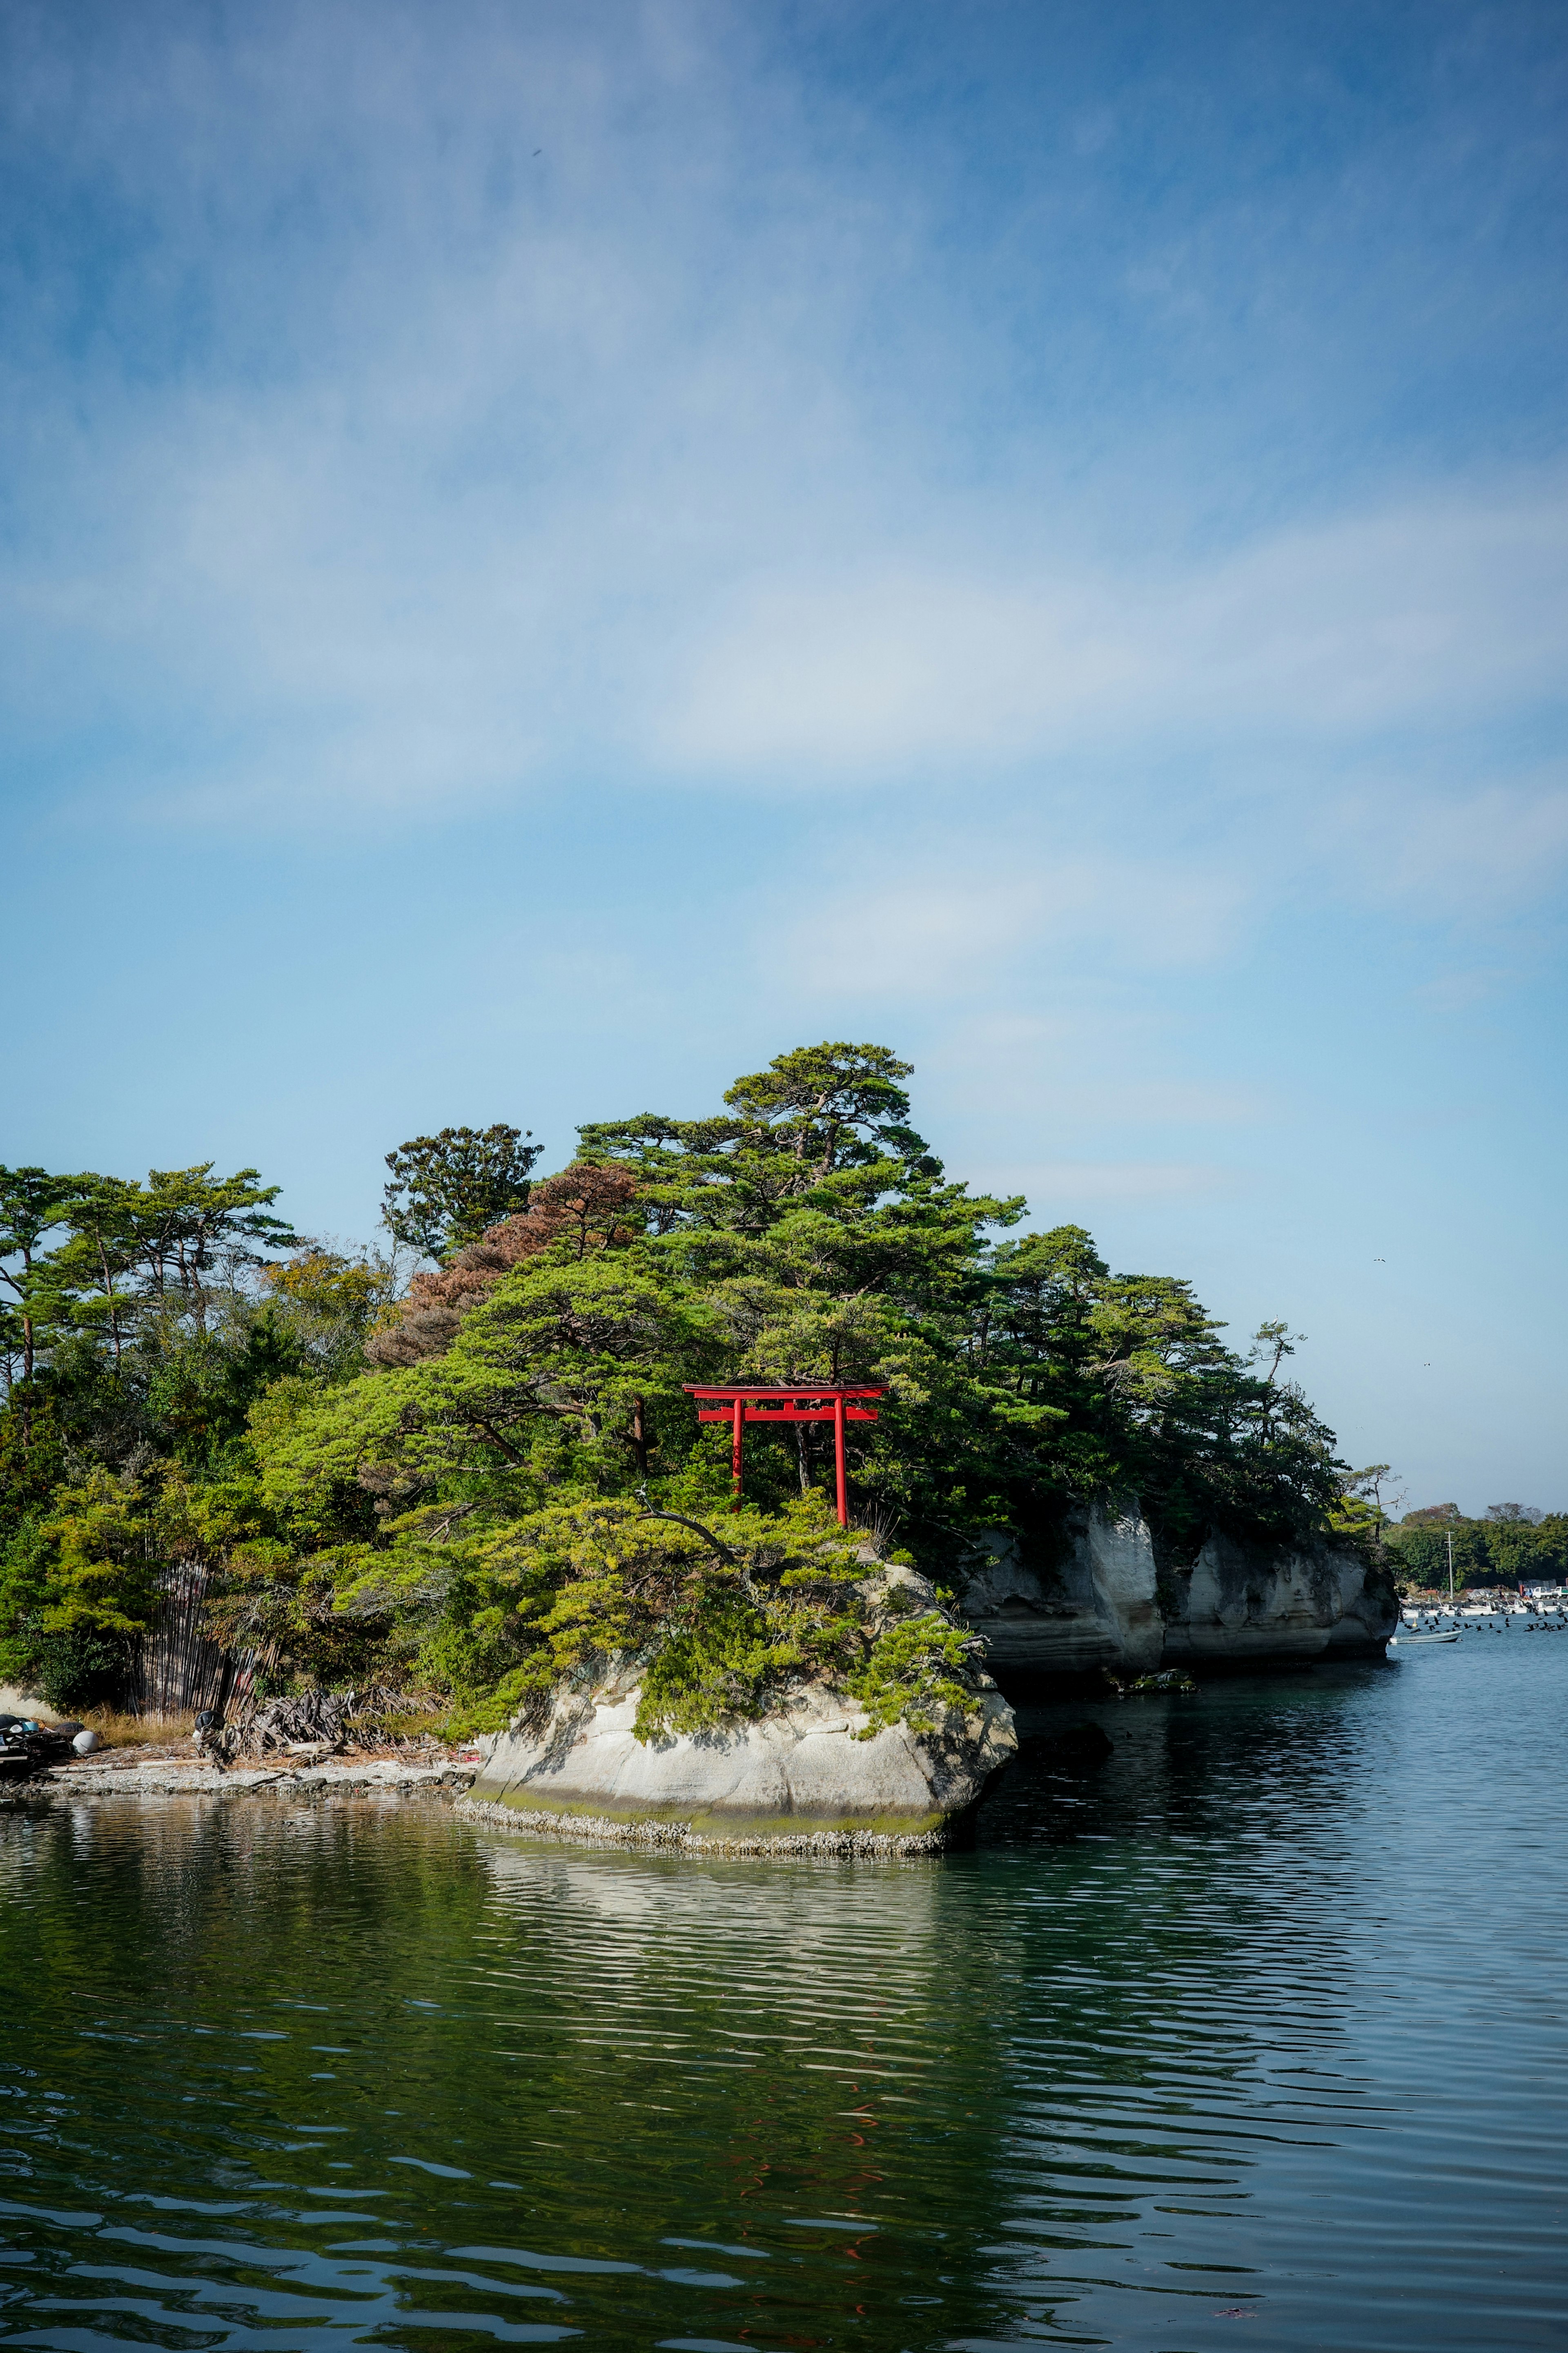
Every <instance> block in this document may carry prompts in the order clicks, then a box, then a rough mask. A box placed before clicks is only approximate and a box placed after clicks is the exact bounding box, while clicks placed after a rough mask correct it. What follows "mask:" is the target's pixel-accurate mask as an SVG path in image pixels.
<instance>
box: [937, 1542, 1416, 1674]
mask: <svg viewBox="0 0 1568 2353" xmlns="http://www.w3.org/2000/svg"><path fill="white" fill-rule="evenodd" d="M963 1609H964V1615H965V1616H966V1618H967V1619H968V1620H969V1622H970V1624H971V1625H972V1626H973V1629H974V1630H975V1632H976V1633H977V1634H978V1635H979V1636H980V1637H981V1638H982V1640H983V1641H984V1644H985V1655H986V1658H987V1660H988V1661H989V1662H990V1663H991V1664H992V1665H993V1666H994V1667H995V1668H996V1670H997V1671H998V1672H1000V1673H1002V1674H1004V1675H1006V1674H1008V1673H1012V1674H1019V1675H1074V1674H1083V1673H1086V1672H1093V1670H1095V1669H1096V1668H1100V1667H1108V1668H1110V1670H1111V1671H1112V1672H1115V1673H1117V1674H1125V1673H1131V1674H1146V1673H1148V1672H1151V1671H1152V1670H1154V1669H1156V1668H1159V1667H1161V1666H1166V1667H1171V1666H1175V1667H1183V1668H1185V1667H1198V1668H1207V1669H1210V1670H1213V1669H1215V1668H1217V1667H1232V1666H1250V1665H1264V1664H1275V1663H1278V1662H1284V1661H1288V1660H1297V1659H1301V1660H1304V1659H1311V1658H1322V1657H1334V1658H1375V1657H1379V1656H1381V1655H1382V1651H1383V1646H1384V1643H1385V1642H1386V1641H1387V1640H1388V1637H1389V1635H1390V1634H1391V1633H1392V1632H1393V1631H1394V1624H1395V1622H1396V1620H1397V1616H1398V1607H1397V1602H1396V1599H1395V1597H1394V1587H1393V1584H1392V1581H1391V1580H1390V1579H1389V1578H1388V1577H1384V1576H1380V1575H1378V1574H1377V1573H1376V1572H1374V1571H1373V1570H1370V1569H1369V1568H1368V1566H1367V1564H1366V1562H1365V1561H1364V1560H1363V1557H1362V1556H1361V1554H1360V1553H1358V1552H1357V1551H1356V1550H1355V1549H1354V1547H1353V1546H1347V1545H1336V1544H1332V1543H1328V1542H1324V1543H1321V1544H1318V1545H1313V1546H1288V1545H1283V1546H1263V1545H1253V1546H1241V1545H1237V1544H1236V1543H1233V1542H1232V1541H1231V1540H1230V1539H1228V1538H1226V1537H1225V1536H1221V1535H1211V1536H1210V1537H1209V1538H1208V1540H1207V1542H1206V1543H1205V1545H1204V1546H1203V1549H1202V1550H1201V1552H1200V1553H1199V1555H1198V1556H1197V1559H1196V1561H1195V1562H1194V1564H1193V1565H1192V1566H1191V1567H1184V1568H1173V1569H1171V1570H1169V1571H1168V1572H1167V1574H1166V1575H1165V1576H1164V1577H1161V1576H1160V1574H1159V1570H1158V1565H1157V1563H1156V1560H1155V1555H1154V1545H1153V1539H1152V1535H1151V1534H1150V1531H1149V1527H1148V1524H1147V1522H1146V1521H1145V1520H1144V1519H1143V1517H1142V1514H1141V1513H1140V1512H1139V1511H1138V1509H1137V1508H1136V1506H1135V1505H1131V1504H1130V1505H1129V1506H1128V1507H1127V1508H1125V1509H1123V1510H1120V1511H1116V1510H1107V1509H1106V1508H1105V1507H1104V1506H1102V1505H1100V1504H1096V1505H1094V1506H1093V1507H1092V1508H1091V1509H1089V1510H1088V1511H1085V1512H1083V1513H1080V1514H1078V1515H1077V1517H1076V1518H1075V1519H1074V1520H1072V1521H1071V1522H1069V1524H1068V1528H1067V1530H1066V1531H1065V1541H1064V1543H1063V1544H1062V1545H1061V1546H1060V1547H1059V1549H1058V1552H1057V1553H1056V1555H1055V1556H1052V1557H1049V1558H1042V1559H1040V1560H1038V1561H1035V1560H1026V1558H1025V1557H1024V1556H1022V1554H1021V1552H1020V1548H1019V1546H1018V1545H1017V1543H1016V1540H1015V1539H1014V1538H1012V1537H1011V1536H1008V1535H1002V1534H998V1535H996V1536H994V1538H993V1539H992V1541H991V1543H990V1546H989V1547H988V1552H987V1555H986V1556H985V1557H984V1558H983V1559H982V1560H981V1561H980V1562H979V1563H978V1565H977V1566H976V1567H973V1569H972V1570H971V1572H970V1574H969V1577H968V1581H967V1584H966V1586H965V1588H964V1597H963Z"/></svg>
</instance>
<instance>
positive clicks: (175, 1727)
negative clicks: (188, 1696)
mask: <svg viewBox="0 0 1568 2353" xmlns="http://www.w3.org/2000/svg"><path fill="white" fill-rule="evenodd" d="M79 1720H80V1722H81V1723H83V1724H85V1725H90V1726H91V1728H92V1730H93V1731H94V1732H96V1733H97V1735H98V1736H99V1738H100V1740H101V1741H102V1743H103V1745H104V1746H105V1747H106V1748H163V1747H166V1746H168V1745H169V1743H170V1742H172V1741H176V1740H183V1741H188V1740H189V1739H190V1736H191V1735H192V1733H193V1732H194V1731H195V1724H196V1719H195V1715H193V1714H192V1713H191V1712H190V1711H189V1710H187V1711H186V1712H185V1713H184V1715H127V1714H126V1713H125V1712H124V1710H123V1709H121V1708H118V1707H89V1709H88V1711H87V1713H86V1715H83V1716H82V1717H81V1718H80V1719H79Z"/></svg>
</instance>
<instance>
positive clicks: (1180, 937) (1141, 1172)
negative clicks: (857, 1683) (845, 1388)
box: [0, 0, 1568, 1510]
mask: <svg viewBox="0 0 1568 2353" xmlns="http://www.w3.org/2000/svg"><path fill="white" fill-rule="evenodd" d="M1565 100H1568V18H1565V17H1564V16H1563V11H1562V9H1561V8H1560V7H1559V6H1556V5H1544V6H1534V5H1490V6H1466V5H1447V0H1420V5H1411V6H1404V5H1377V0H1358V5H1346V6H1336V5H1319V0H1313V5H1305V0H1303V4H1302V5H1268V0H1252V5H1236V6H1233V5H1226V0H1206V5H1205V6H1203V7H1201V8H1194V7H1192V6H1189V5H1133V0H1032V5H1005V0H995V4H994V5H986V6H966V5H959V0H949V5H921V0H898V5H854V0H849V5H846V4H845V0H835V5H831V6H826V5H824V6H820V7H818V6H806V5H800V6H779V5H766V0H746V5H736V6H723V5H647V6H641V7H639V6H637V5H631V0H623V5H616V6H614V7H609V6H600V5H592V0H586V5H584V0H574V5H559V6H556V5H535V6H521V5H469V0H442V5H439V6H437V5H417V6H408V5H395V0H384V5H377V6H376V7H375V8H374V9H373V8H370V7H367V6H365V5H363V0H361V5H352V6H350V5H335V4H334V0H314V5H309V6H304V5H300V6H291V5H273V6H268V7H267V8H265V9H261V8H256V7H249V8H238V7H226V6H222V5H202V6H195V5H192V6H177V5H157V0H146V5H141V6H138V7H137V8H135V9H133V10H127V9H124V8H121V7H118V6H114V5H107V0H75V5H60V0H47V5H29V0H13V5H11V6H10V7H9V8H8V9H7V10H6V11H5V16H4V20H3V23H0V400H3V401H4V408H5V433H4V436H3V437H0V600H3V604H4V638H3V643H4V647H5V658H4V662H3V664H0V728H3V738H4V744H5V770H4V776H5V781H4V792H5V809H6V816H5V841H6V845H7V851H8V855H7V858H6V869H7V882H6V891H5V907H6V924H5V934H6V946H7V951H8V952H7V955H6V966H7V971H8V975H9V985H8V987H7V988H6V992H5V994H6V999H7V1004H8V1007H9V1008H10V1018H9V1019H8V1021H7V1023H6V1056H5V1086H4V1093H3V1102H0V1156H3V1157H5V1158H6V1159H8V1160H11V1161H13V1162H16V1161H38V1162H42V1163H45V1164H47V1165H51V1166H64V1167H70V1168H76V1167H81V1166H95V1167H99V1168H109V1169H114V1170H116V1171H119V1172H121V1173H125V1174H136V1173H140V1172H141V1171H142V1170H144V1169H145V1168H146V1167H148V1166H152V1165H154V1164H155V1165H158V1166H176V1165H183V1164H185V1163H188V1162H190V1161H193V1160H195V1159H198V1158H200V1159H206V1158H209V1157H210V1158H215V1159H216V1160H217V1161H219V1162H220V1163H222V1164H223V1165H224V1166H226V1167H227V1166H235V1165H238V1164H241V1163H254V1164H256V1165H258V1166H261V1167H262V1168H263V1169H264V1170H265V1171H266V1172H267V1173H268V1175H269V1176H274V1177H276V1178H278V1179H279V1180H281V1181H282V1183H283V1184H284V1186H285V1188H286V1190H285V1197H284V1206H285V1207H287V1208H289V1210H290V1211H291V1212H292V1214H293V1215H294V1217H295V1219H296V1220H297V1221H298V1222H299V1223H300V1224H301V1225H302V1226H304V1227H307V1228H310V1229H312V1230H316V1231H319V1232H326V1233H331V1234H335V1235H338V1236H340V1237H345V1238H346V1237H354V1236H359V1237H366V1236H368V1235H369V1234H370V1233H371V1231H372V1229H373V1225H374V1217H375V1213H376V1208H377V1204H378V1199H379V1188H380V1181H381V1176H382V1169H381V1157H382V1155H383V1154H384V1152H385V1151H386V1150H387V1149H388V1148H389V1146H391V1145H395V1144H396V1143H398V1142H399V1141H400V1140H401V1139H403V1138H404V1137H405V1136H407V1135H411V1134H416V1133H418V1132H420V1131H421V1130H425V1129H427V1128H429V1127H430V1126H432V1125H439V1124H444V1123H446V1122H448V1121H450V1122H474V1123H477V1124H488V1123H489V1121H491V1120H493V1119H498V1118H510V1119H514V1120H517V1121H518V1122H519V1123H520V1124H524V1125H528V1126H531V1128H532V1129H533V1130H534V1131H535V1134H537V1135H538V1136H539V1137H540V1138H541V1139H542V1141H543V1143H544V1145H545V1147H546V1155H547V1159H548V1160H549V1161H550V1162H552V1163H558V1162H560V1161H561V1160H563V1159H564V1158H566V1157H567V1156H569V1155H570V1152H571V1148H572V1140H573V1136H572V1131H573V1127H574V1123H575V1122H576V1121H577V1120H579V1119H585V1118H599V1117H607V1116H612V1115H615V1114H616V1113H625V1112H633V1111H639V1110H643V1109H650V1108H658V1109H668V1110H671V1111H674V1112H677V1113H695V1112H697V1111H699V1110H700V1109H704V1108H706V1107H708V1106H710V1105H711V1104H712V1103H714V1102H715V1100H716V1098H717V1096H718V1094H719V1093H720V1092H721V1089H722V1088H723V1087H724V1086H725V1085H726V1084H727V1083H728V1082H729V1081H730V1080H731V1078H732V1077H733V1076H734V1075H736V1074H737V1073H738V1072H740V1071H745V1070H751V1069H754V1068H756V1067H758V1066H759V1065H760V1064H762V1063H763V1062H764V1061H765V1060H767V1059H768V1058H769V1057H770V1056H771V1055H772V1054H773V1053H775V1052H777V1051H779V1050H782V1049H783V1048H785V1047H787V1046H790V1045H794V1044H796V1043H802V1042H807V1041H810V1040H814V1039H818V1038H821V1037H825V1036H827V1037H846V1038H850V1039H862V1038H865V1039H878V1040H880V1041H884V1042H886V1043H889V1044H890V1045H893V1046H895V1047H896V1048H898V1049H899V1050H900V1051H902V1052H903V1053H904V1054H906V1055H907V1056H908V1057H909V1059H910V1060H912V1061H913V1062H914V1063H915V1064H916V1074H915V1078H914V1081H913V1082H912V1084H913V1091H914V1095H915V1103H916V1115H917V1121H918V1124H920V1125H921V1127H922V1129H923V1130H924V1132H925V1133H927V1134H929V1135H930V1136H931V1139H932V1141H933V1143H934V1144H935V1145H936V1147H937V1148H938V1149H939V1150H940V1151H941V1152H942V1154H943V1155H944V1156H945V1158H946V1159H947V1161H948V1163H949V1166H950V1167H951V1168H952V1171H953V1172H954V1173H956V1174H963V1175H967V1176H972V1177H973V1179H974V1180H976V1181H977V1182H979V1183H983V1184H984V1185H987V1186H997V1185H1000V1186H1005V1187H1007V1188H1009V1189H1017V1190H1020V1191H1024V1192H1026V1193H1027V1195H1028V1197H1029V1199H1030V1204H1031V1212H1032V1219H1033V1220H1034V1221H1035V1222H1037V1223H1040V1224H1054V1223H1058V1222H1060V1221H1063V1220H1068V1219H1070V1220H1073V1221H1076V1222H1080V1223H1084V1224H1087V1225H1089V1227H1090V1228H1091V1229H1092V1230H1093V1231H1094V1232H1095V1234H1096V1235H1097V1237H1098V1238H1099V1240H1100V1244H1101V1247H1102V1249H1103V1250H1104V1251H1105V1253H1106V1255H1107V1256H1108V1257H1109V1258H1110V1260H1111V1261H1112V1262H1113V1263H1114V1264H1115V1265H1116V1266H1118V1267H1119V1268H1124V1269H1128V1270H1137V1271H1146V1270H1157V1271H1169V1272H1175V1273H1184V1274H1188V1275H1190V1276H1191V1277H1193V1279H1194V1282H1196V1284H1197V1286H1198V1289H1199V1292H1200V1294H1201V1295H1202V1296H1203V1297H1204V1298H1205V1300H1206V1301H1207V1302H1208V1303H1210V1304H1211V1305H1212V1306H1213V1307H1214V1308H1215V1311H1216V1312H1217V1313H1219V1314H1223V1315H1225V1316H1226V1318H1227V1319H1229V1321H1230V1324H1231V1325H1232V1328H1233V1332H1234V1333H1235V1334H1236V1335H1245V1334H1246V1333H1247V1332H1248V1331H1249V1330H1250V1329H1251V1328H1252V1327H1253V1325H1254V1324H1256V1323H1257V1322H1258V1319H1259V1318H1260V1317H1262V1316H1264V1315H1282V1316H1284V1317H1286V1318H1288V1320H1289V1323H1290V1324H1291V1325H1292V1326H1293V1327H1294V1328H1297V1329H1299V1330H1300V1331H1302V1332H1304V1333H1305V1334H1307V1335H1308V1338H1307V1340H1306V1342H1305V1344H1304V1345H1303V1346H1302V1347H1301V1349H1300V1355H1299V1357H1298V1359H1297V1369H1298V1370H1299V1372H1300V1377H1301V1378H1302V1380H1303V1382H1304V1384H1305V1386H1306V1387H1307V1388H1308V1390H1309V1392H1310V1394H1311V1395H1312V1396H1313V1398H1315V1399H1316V1401H1317V1402H1318V1403H1319V1405H1320V1407H1321V1409H1322V1410H1323V1411H1324V1412H1326V1413H1327V1415H1328V1416H1329V1418H1330V1419H1331V1421H1333V1422H1334V1424H1335V1425H1336V1427H1337V1428H1338V1429H1339V1430H1340V1432H1341V1435H1342V1441H1343V1445H1344V1448H1345V1451H1347V1452H1348V1453H1349V1454H1350V1455H1351V1456H1352V1457H1353V1459H1354V1460H1355V1461H1358V1462H1360V1461H1369V1460H1373V1459H1388V1460H1391V1461H1393V1462H1394V1464H1395V1465H1396V1467H1397V1468H1398V1470H1399V1471H1400V1472H1401V1473H1402V1474H1403V1478H1404V1482H1405V1487H1406V1489H1407V1491H1408V1500H1409V1502H1411V1503H1412V1504H1418V1503H1427V1502H1434V1501H1438V1500H1446V1499H1447V1498H1449V1497H1453V1498H1455V1499H1456V1500H1458V1501H1459V1502H1460V1503H1461V1504H1464V1505H1465V1506H1466V1508H1467V1509H1470V1510H1479V1509H1480V1508H1482V1507H1484V1505H1485V1504H1488V1503H1490V1502H1494V1501H1500V1500H1504V1499H1508V1500H1517V1501H1521V1502H1523V1503H1526V1504H1542V1505H1548V1506H1550V1505H1553V1504H1557V1505H1561V1504H1568V1479H1565V1478H1564V1475H1563V1401H1564V1400H1563V1373H1562V1368H1561V1356H1562V1351H1561V1345H1560V1334H1561V1332H1562V1330H1563V1324H1564V1321H1565V1309H1568V1299H1565V1297H1564V1291H1565V1285H1564V1280H1563V1248H1562V1242H1561V1201H1562V1197H1563V1178H1562V1170H1563V1161H1564V1143H1565V1138H1564V1122H1563V1050H1562V1043H1561V1038H1562V1027H1563V1023H1562V1012H1563V877H1564V870H1565V867H1568V766H1565V762H1564V751H1563V696H1564V680H1565V678H1568V667H1565V663H1564V637H1565V628H1564V623H1565V617H1568V456H1565V451H1564V390H1563V387H1564V384H1565V383H1568V367H1565V362H1568V353H1565V350H1564V343H1565V342H1568V328H1565V320H1568V309H1565V305H1564V300H1563V295H1564V269H1563V262H1564V244H1565V209H1564V201H1563V198H1564V175H1565V170H1568V165H1565V161H1564V159H1565V157H1568V136H1565V131H1568V125H1565V123H1564V120H1563V118H1564V113H1565V111H1568V105H1565Z"/></svg>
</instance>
